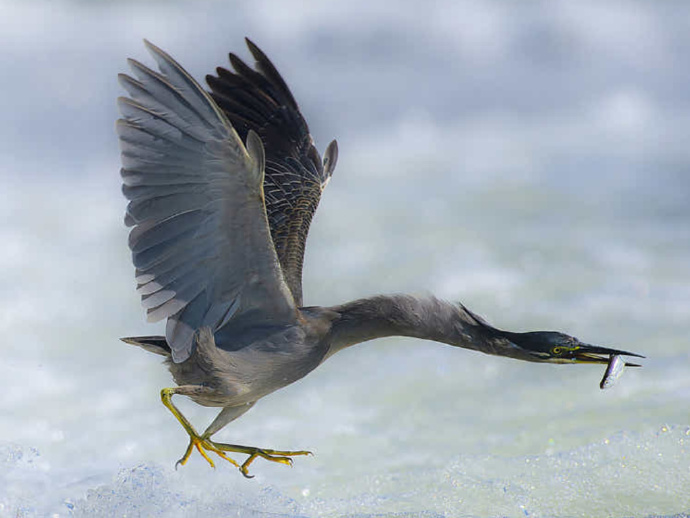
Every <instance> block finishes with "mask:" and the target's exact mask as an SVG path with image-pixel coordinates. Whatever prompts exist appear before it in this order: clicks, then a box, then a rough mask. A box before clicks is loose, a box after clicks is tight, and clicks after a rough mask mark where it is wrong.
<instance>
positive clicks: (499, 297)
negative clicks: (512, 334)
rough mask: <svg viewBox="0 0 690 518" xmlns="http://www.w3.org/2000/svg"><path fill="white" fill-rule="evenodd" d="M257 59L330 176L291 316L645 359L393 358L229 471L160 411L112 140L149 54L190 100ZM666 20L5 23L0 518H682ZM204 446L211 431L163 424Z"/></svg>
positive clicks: (688, 199) (355, 355)
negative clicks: (304, 308)
mask: <svg viewBox="0 0 690 518" xmlns="http://www.w3.org/2000/svg"><path fill="white" fill-rule="evenodd" d="M244 36H249V37H250V38H252V39H253V40H254V41H255V42H256V43H257V44H258V45H259V46H260V47H261V48H263V50H264V51H265V52H266V53H267V54H268V55H269V56H270V57H271V58H272V59H273V61H274V62H275V64H276V65H277V66H278V68H279V70H280V71H281V72H282V74H283V75H284V77H285V79H286V80H287V81H288V83H289V85H290V86H291V88H292V90H293V93H294V94H295V96H296V98H297V99H298V101H299V103H300V106H301V108H302V111H303V113H304V114H305V116H306V117H307V119H308V121H309V123H310V127H311V130H312V133H313V135H314V139H315V141H316V144H317V147H318V148H319V149H320V150H323V149H325V147H326V145H327V143H328V142H329V141H330V140H331V139H332V138H337V139H338V142H339V147H340V158H339V162H338V166H337V169H336V172H335V174H334V176H333V179H332V181H331V183H330V184H329V186H328V188H327V189H326V191H325V193H324V196H323V198H322V202H321V206H320V208H319V211H318V213H317V216H316V218H315V220H314V223H313V225H312V230H311V234H310V236H309V241H308V250H307V255H306V264H305V269H304V289H305V302H306V304H310V305H314V304H319V305H330V304H336V303H340V302H343V301H347V300H350V299H353V298H357V297H362V296H367V295H372V294H376V293H398V292H409V293H419V294H425V293H433V294H436V295H437V296H439V297H443V298H446V299H448V300H453V301H461V302H462V303H463V304H465V305H466V306H468V307H469V308H471V309H472V310H473V311H475V312H477V313H479V314H481V315H483V316H484V317H485V318H486V319H487V320H489V321H490V322H491V323H493V324H494V325H496V326H497V327H500V328H503V329H508V330H513V331H528V330H561V331H564V332H567V333H569V334H572V335H575V336H577V337H579V338H580V339H581V340H583V341H585V342H588V343H594V344H600V345H604V346H610V347H619V348H622V349H626V350H630V351H635V352H638V353H640V354H643V355H645V356H646V359H645V360H643V361H642V363H643V364H644V366H643V367H642V368H641V369H628V370H627V371H626V372H625V373H624V375H623V376H622V378H621V379H620V380H619V381H618V383H617V384H616V385H614V386H613V387H612V388H611V389H609V390H606V391H602V390H600V389H599V386H598V385H599V381H600V379H601V376H602V374H603V371H604V368H603V366H557V365H553V366H552V365H539V364H531V363H525V362H518V361H515V360H510V359H504V358H497V357H491V356H486V355H483V354H480V353H476V352H471V351H466V350H461V349H454V348H451V347H447V346H441V345H438V344H434V343H431V342H422V341H419V340H412V339H402V338H389V339H385V340H379V341H376V342H370V343H367V344H363V345H359V346H357V347H353V348H350V349H348V350H346V351H343V352H342V353H339V354H338V355H336V356H334V357H333V358H331V359H329V360H328V361H327V362H326V363H325V364H324V365H323V366H321V367H320V368H319V369H317V370H316V371H315V372H313V373H312V374H310V375H309V376H307V377H306V378H305V379H303V380H301V381H299V382H298V383H295V384H294V385H292V386H290V387H288V388H286V389H284V390H282V391H279V392H277V393H275V394H273V395H271V396H269V397H266V398H265V399H264V400H262V401H260V402H259V403H258V404H257V405H256V407H255V408H254V409H252V411H251V412H249V413H248V414H247V415H246V416H243V417H242V418H241V419H239V420H238V421H236V422H234V423H232V424H231V425H229V426H228V427H227V428H226V429H224V430H223V431H222V432H221V433H220V434H219V436H218V437H219V439H221V440H223V441H225V442H234V443H239V444H251V445H257V446H262V447H267V448H274V449H309V450H311V451H313V452H314V455H313V456H312V457H300V458H297V459H296V460H295V463H294V466H293V467H292V468H289V467H286V466H282V465H277V464H271V463H268V462H264V461H262V460H258V461H256V462H255V463H254V464H253V465H252V470H251V471H252V473H253V474H254V475H255V478H254V479H252V480H246V479H244V478H243V477H241V476H240V474H239V473H238V472H237V470H236V469H235V468H233V467H232V466H231V465H229V464H227V463H223V462H222V461H218V462H217V467H216V469H215V470H214V469H210V468H209V466H208V465H207V464H206V463H205V462H204V461H203V459H201V457H199V456H198V455H194V456H193V457H192V459H191V460H190V461H189V463H188V464H187V465H186V466H184V467H181V468H179V469H178V470H175V469H174V464H175V461H176V460H177V459H178V458H179V457H180V456H181V455H182V453H183V452H184V449H185V447H186V445H187V437H186V435H185V433H184V431H183V430H182V429H181V427H180V426H179V425H178V423H177V422H176V421H175V420H174V418H173V417H172V416H171V415H170V413H169V412H168V411H167V410H166V409H165V408H164V407H163V406H162V405H161V404H160V400H159V391H160V389H161V388H163V387H166V386H170V385H171V384H172V380H171V378H170V375H169V374H168V372H167V370H166V369H165V368H164V367H163V366H162V365H161V361H160V358H159V357H157V356H155V355H152V354H149V353H147V352H145V351H143V350H140V349H138V348H135V347H131V346H128V345H126V344H124V343H122V342H120V341H119V337H121V336H133V335H149V334H159V333H161V332H162V329H163V326H162V324H155V325H154V324H147V323H146V322H145V319H144V314H143V311H142V309H141V307H140V304H139V300H138V298H137V295H136V293H135V289H134V288H135V283H134V278H133V267H132V266H131V263H130V257H129V252H128V249H127V246H126V240H127V230H126V229H125V227H124V225H123V223H122V218H123V214H124V208H125V200H124V198H123V196H122V195H121V194H120V179H119V174H118V169H119V152H118V148H117V141H116V137H115V132H114V121H115V119H116V118H117V117H118V114H117V111H116V104H115V99H116V97H117V96H118V95H122V94H123V92H122V91H120V89H119V88H118V85H117V77H116V76H117V73H118V72H124V71H126V70H127V64H126V58H128V57H134V58H136V59H139V60H143V61H145V62H147V63H149V64H150V63H151V60H150V58H149V57H148V56H147V54H146V51H145V49H144V47H143V44H142V38H147V39H149V40H151V41H152V42H154V43H155V44H157V45H159V46H161V47H162V48H164V49H165V50H167V51H168V52H170V53H171V54H172V55H173V56H174V57H175V58H176V59H177V60H178V61H179V62H180V63H182V64H183V66H185V67H186V68H187V69H188V70H189V71H190V73H192V75H194V76H195V77H196V78H198V79H199V80H202V79H203V77H204V75H205V74H206V73H210V72H212V71H213V70H214V67H215V66H218V65H227V53H228V52H230V51H232V52H235V53H238V54H239V55H240V56H242V57H245V58H246V57H247V56H248V52H247V51H246V49H245V48H244V42H243V38H244ZM688 56H690V4H687V3H682V2H636V1H594V0H591V1H582V2H568V1H565V0H563V1H557V0H552V1H542V2H539V1H536V2H529V3H528V2H522V3H517V2H498V1H497V2H493V1H488V0H462V1H455V0H446V1H431V2H421V1H403V2H396V3H393V2H376V1H364V0H354V1H349V2H342V1H340V2H320V1H319V2H317V1H309V2H299V3H297V2H295V3H288V2H283V1H281V0H256V1H252V2H106V1H100V2H84V1H82V2H65V1H55V2H47V1H40V0H37V1H32V2H23V1H8V0H5V1H0V66H1V68H2V71H3V81H2V86H1V87H0V88H1V89H2V95H1V96H0V114H2V117H1V118H0V157H2V160H0V182H1V186H0V244H1V246H0V333H1V336H2V338H1V339H0V352H1V353H2V360H0V379H1V380H2V383H1V392H2V395H1V396H0V416H1V417H0V516H3V517H4V516H8V517H43V516H60V517H67V516H75V517H94V516H95V517H99V516H103V517H106V516H107V517H110V516H166V517H169V516H173V517H178V516H179V517H185V516H202V515H205V516H239V517H245V516H248V517H268V516H270V517H276V516H281V517H282V516H284V517H296V516H300V517H322V516H325V517H346V516H347V517H355V516H356V517H370V516H377V517H379V516H396V517H400V516H423V517H440V516H445V517H470V516H471V517H499V516H508V517H525V516H527V517H562V518H564V517H621V518H622V517H650V516H687V514H688V513H689V512H690V490H689V488H690V347H689V340H690V338H689V335H690V333H689V331H690V145H689V136H690V73H689V72H688V71H689V70H690V63H689V62H688ZM179 404H180V406H181V408H182V409H183V412H184V413H185V414H186V415H187V416H188V417H189V418H190V420H191V421H192V422H193V423H195V424H196V425H197V426H198V427H199V428H203V427H204V426H205V424H206V423H208V422H209V421H210V420H212V419H213V417H214V413H215V411H213V410H209V409H205V408H201V407H198V406H196V405H194V404H193V403H191V402H188V401H184V400H180V402H179Z"/></svg>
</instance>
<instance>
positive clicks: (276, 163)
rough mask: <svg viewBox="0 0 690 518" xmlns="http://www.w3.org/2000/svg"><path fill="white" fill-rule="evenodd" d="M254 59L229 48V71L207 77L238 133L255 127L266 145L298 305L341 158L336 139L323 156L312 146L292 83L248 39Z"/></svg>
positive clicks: (272, 215)
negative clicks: (310, 237)
mask: <svg viewBox="0 0 690 518" xmlns="http://www.w3.org/2000/svg"><path fill="white" fill-rule="evenodd" d="M246 42H247V46H248V47H249V50H250V52H251V54H252V56H253V57H254V59H255V69H252V68H250V67H249V66H248V65H247V64H245V63H244V62H243V61H242V60H241V59H240V58H239V57H237V56H236V55H235V54H230V64H231V65H232V68H233V69H234V72H231V71H229V70H227V69H225V68H221V67H218V68H217V69H216V72H217V74H218V75H217V76H212V75H208V76H206V81H207V83H208V84H209V86H210V88H211V96H212V97H213V99H214V100H215V102H216V103H217V105H218V106H219V107H220V108H221V109H222V110H223V112H224V113H225V115H226V117H227V118H228V120H229V121H230V122H231V123H232V125H233V127H234V128H235V129H236V131H237V133H238V134H239V136H240V138H244V137H245V135H247V134H248V133H249V132H250V131H255V132H256V133H257V134H258V135H259V136H260V137H261V140H262V142H263V145H264V149H265V150H266V172H265V177H264V196H265V201H266V213H267V216H268V222H269V226H270V229H271V236H272V238H273V243H274V245H275V249H276V254H277V255H278V259H279V261H280V264H281V266H282V269H283V274H284V276H285V280H286V282H287V284H288V286H289V287H290V291H291V292H292V296H293V297H294V299H295V302H296V304H297V305H300V306H301V305H302V265H303V261H304V249H305V244H306V239H307V234H308V232H309V226H310V224H311V220H312V217H313V215H314V212H315V211H316V208H317V207H318V204H319V200H320V199H321V192H322V191H323V189H324V188H325V186H326V184H327V183H328V180H329V179H330V177H331V175H332V173H333V170H334V168H335V164H336V161H337V154H338V153H337V151H338V148H337V143H336V142H335V141H333V142H331V144H330V145H329V146H328V148H327V149H326V152H325V154H324V159H323V161H322V159H321V156H320V155H319V153H318V151H317V150H316V148H315V147H314V144H313V140H312V137H311V135H310V134H309V127H308V126H307V123H306V121H305V120H304V117H303V116H302V114H301V113H300V111H299V107H298V106H297V102H296V101H295V99H294V97H293V95H292V93H291V92H290V89H289V88H288V86H287V84H286V83H285V81H284V80H283V78H282V77H281V75H280V74H279V73H278V71H277V70H276V68H275V66H274V65H273V63H271V61H270V60H269V59H268V58H267V57H266V55H265V54H264V53H263V52H262V51H261V50H260V49H259V48H258V47H257V46H256V45H254V43H252V42H251V41H250V40H249V39H247V40H246Z"/></svg>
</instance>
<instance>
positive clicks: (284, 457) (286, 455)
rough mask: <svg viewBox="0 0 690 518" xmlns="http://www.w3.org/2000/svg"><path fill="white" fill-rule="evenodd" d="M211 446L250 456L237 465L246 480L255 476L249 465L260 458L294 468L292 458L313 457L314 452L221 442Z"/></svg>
mask: <svg viewBox="0 0 690 518" xmlns="http://www.w3.org/2000/svg"><path fill="white" fill-rule="evenodd" d="M209 442H210V441H209ZM211 444H213V446H214V447H215V448H217V449H218V450H220V451H231V452H234V453H244V454H246V455H249V457H247V460H245V461H244V463H243V464H242V465H241V466H237V464H235V465H236V466H237V467H238V468H239V470H240V473H242V475H244V476H245V477H246V478H253V475H250V474H249V465H250V464H251V463H252V462H254V461H255V460H256V459H257V458H259V457H261V458H262V459H266V460H268V461H270V462H278V463H280V464H285V465H286V466H292V457H295V456H297V455H313V453H312V452H310V451H305V450H299V451H279V450H269V449H266V448H255V447H253V446H239V445H237V444H224V443H221V442H211ZM214 451H215V450H214ZM228 458H229V457H228Z"/></svg>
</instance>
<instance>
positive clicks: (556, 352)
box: [551, 347, 563, 356]
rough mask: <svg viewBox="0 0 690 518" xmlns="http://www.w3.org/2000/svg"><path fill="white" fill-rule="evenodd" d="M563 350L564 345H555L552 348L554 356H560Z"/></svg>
mask: <svg viewBox="0 0 690 518" xmlns="http://www.w3.org/2000/svg"><path fill="white" fill-rule="evenodd" d="M562 352H563V347H554V348H553V349H551V354H553V355H554V356H560V354H561V353H562Z"/></svg>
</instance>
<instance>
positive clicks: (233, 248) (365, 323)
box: [116, 39, 640, 477]
mask: <svg viewBox="0 0 690 518" xmlns="http://www.w3.org/2000/svg"><path fill="white" fill-rule="evenodd" d="M246 43H247V46H248V47H249V52H250V53H251V55H252V57H253V59H254V67H253V68H252V67H251V66H249V65H247V64H246V63H245V62H244V61H242V60H241V59H240V58H239V57H237V56H236V55H235V54H232V53H231V54H230V65H231V68H232V70H229V69H226V68H221V67H219V68H217V69H216V75H208V76H206V81H207V83H208V86H209V87H210V91H209V92H207V91H205V90H204V88H202V87H201V86H200V85H199V83H197V82H196V81H195V80H194V79H193V78H192V77H191V76H190V75H189V74H188V73H187V72H186V71H185V70H184V69H183V68H182V67H181V66H180V65H179V64H178V63H177V62H176V61H175V60H174V59H173V58H172V57H170V56H169V55H168V54H166V53H165V52H164V51H162V50H161V49H159V48H158V47H156V46H155V45H153V44H151V43H149V42H148V41H145V45H146V48H147V49H148V51H149V52H150V53H151V55H152V56H153V59H154V60H155V62H156V64H157V66H158V71H154V70H152V69H150V68H148V67H146V66H145V65H143V64H141V63H139V62H138V61H135V60H131V59H130V60H129V66H130V68H131V71H132V76H129V75H125V74H120V75H119V81H120V84H121V85H122V87H124V89H125V90H126V91H127V93H128V96H127V97H120V98H119V99H118V104H119V108H120V112H121V114H122V118H121V119H119V120H118V121H117V124H116V127H117V133H118V136H119V141H120V149H121V159H122V169H121V175H122V181H123V187H122V190H123V193H124V195H125V197H126V198H127V200H129V203H128V205H127V210H126V214H125V223H126V225H127V226H129V227H132V230H131V232H130V234H129V247H130V249H131V251H132V260H133V263H134V267H135V269H136V273H135V276H136V282H137V291H138V292H139V293H140V295H141V301H142V305H143V306H144V308H145V309H146V312H147V315H148V320H149V321H151V322H155V321H159V320H163V319H165V320H166V321H167V323H166V327H165V336H143V337H131V338H123V339H122V340H123V341H125V342H127V343H129V344H134V345H137V346H140V347H142V348H144V349H146V350H147V351H150V352H153V353H156V354H159V355H161V356H164V357H165V362H166V364H167V366H168V368H169V370H170V372H171V373H172V376H173V379H174V380H175V383H176V384H177V386H175V387H171V388H164V389H163V390H162V391H161V399H162V402H163V404H164V405H165V406H166V407H167V408H168V409H169V410H170V411H171V412H172V414H173V415H174V416H175V418H176V419H177V420H178V421H179V422H180V424H181V425H182V427H183V428H184V429H185V431H186V433H187V434H188V435H189V445H188V447H187V449H186V451H185V453H184V455H183V456H182V458H181V459H180V460H179V461H178V463H177V464H176V466H177V465H179V464H181V465H184V464H185V463H186V462H187V460H188V459H189V458H190V455H191V454H192V452H193V450H194V449H197V450H198V451H199V453H200V454H201V455H202V456H203V457H204V458H205V459H206V460H207V461H208V463H209V464H210V465H211V466H214V463H213V460H212V459H211V455H210V454H215V455H218V456H219V457H221V458H222V459H225V460H226V461H228V462H230V463H232V464H233V465H235V466H236V467H237V468H239V470H240V471H241V473H242V474H243V475H245V476H247V477H249V476H250V475H249V471H248V468H249V466H250V465H251V464H252V462H254V460H256V459H257V458H263V459H266V460H268V461H272V462H278V463H282V464H286V465H291V464H292V458H293V457H295V456H299V455H309V454H310V452H308V451H304V450H300V451H281V450H272V449H267V448H258V447H254V446H241V445H236V444H226V443H221V442H217V441H215V440H212V436H213V435H214V434H215V433H216V432H218V431H219V430H221V429H222V428H223V427H225V426H226V425H227V424H228V423H230V422H231V421H233V420H235V419H237V418H238V417H240V416H241V415H242V414H244V413H245V412H247V411H248V410H249V409H250V408H252V407H253V406H254V404H255V403H256V402H257V401H258V400H259V399H261V398H262V397H264V396H266V395H268V394H270V393H272V392H274V391H276V390H278V389H281V388H283V387H285V386H287V385H289V384H291V383H293V382H295V381H297V380H299V379H300V378H302V377H304V376H306V375H307V374H308V373H309V372H311V371H312V370H314V369H315V368H316V367H318V366H319V365H320V364H321V363H323V362H324V361H325V360H326V359H327V358H328V357H330V356H332V355H333V354H335V353H336V352H338V351H340V350H342V349H344V348H346V347H349V346H351V345H355V344H358V343H361V342H366V341H368V340H373V339H375V338H381V337H385V336H409V337H416V338H421V339H425V340H433V341H436V342H441V343H444V344H449V345H452V346H455V347H462V348H465V349H472V350H475V351H481V352H484V353H487V354H494V355H499V356H507V357H510V358H516V359H519V360H526V361H531V362H541V363H589V364H592V363H594V364H599V363H608V362H609V358H608V357H612V356H614V355H615V356H620V355H627V356H638V357H640V355H638V354H634V353H631V352H626V351H619V350H615V349H608V348H605V347H597V346H593V345H588V344H586V343H583V342H580V341H579V340H578V339H577V338H574V337H572V336H569V335H567V334H564V333H560V332H554V331H536V332H527V333H517V332H509V331H503V330H501V329H498V328H496V327H494V326H492V325H490V324H489V323H488V322H486V321H485V320H484V319H483V318H481V317H480V316H478V315H477V314H475V313H473V312H472V311H470V310H469V309H468V308H467V307H465V306H464V305H462V304H459V303H451V302H447V301H444V300H440V299H437V298H435V297H433V296H425V297H417V296H411V295H377V296H373V297H369V298H362V299H359V300H355V301H352V302H347V303H344V304H341V305H338V306H332V307H320V306H304V305H303V299H302V264H303V259H304V251H305V243H306V239H307V233H308V231H309V226H310V223H311V220H312V217H313V216H314V212H315V211H316V208H317V206H318V204H319V200H320V198H321V193H322V192H323V190H324V188H325V187H326V185H327V184H328V181H329V179H330V178H331V175H332V174H333V171H334V169H335V166H336V161H337V158H338V146H337V143H336V141H335V140H334V141H332V142H331V143H330V144H329V145H328V146H327V147H326V150H325V151H324V154H323V157H322V156H321V155H320V154H319V152H318V151H317V150H316V148H315V147H314V144H313V140H312V137H311V135H310V133H309V128H308V126H307V123H306V121H305V120H304V117H303V116H302V114H301V113H300V110H299V107H298V105H297V102H296V101H295V98H294V97H293V95H292V93H291V92H290V89H289V88H288V86H287V84H286V83H285V81H284V80H283V78H282V77H281V75H280V74H279V73H278V71H277V70H276V68H275V66H274V65H273V64H272V63H271V61H270V60H269V59H268V58H267V57H266V55H265V54H264V53H263V52H262V51H261V50H260V49H259V48H258V47H257V46H256V45H255V44H254V43H252V42H251V41H250V40H249V39H247V40H246ZM627 365H634V364H627ZM174 395H183V396H188V397H189V398H191V399H192V400H194V401H195V402H196V403H198V404H200V405H204V406H208V407H217V408H220V412H219V414H218V415H217V417H216V418H215V420H214V421H213V422H212V423H211V424H210V425H209V426H208V428H207V429H206V430H205V431H204V432H203V433H199V432H198V431H197V430H196V428H194V426H193V425H192V424H191V423H190V422H189V421H188V420H187V418H186V417H185V416H184V415H183V414H182V413H181V412H180V411H179V410H178V408H177V407H176V406H175V405H174V403H173V400H172V397H173V396H174ZM229 454H246V455H247V458H246V460H244V462H242V463H239V462H237V461H235V460H234V459H233V458H232V457H231V456H229Z"/></svg>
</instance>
